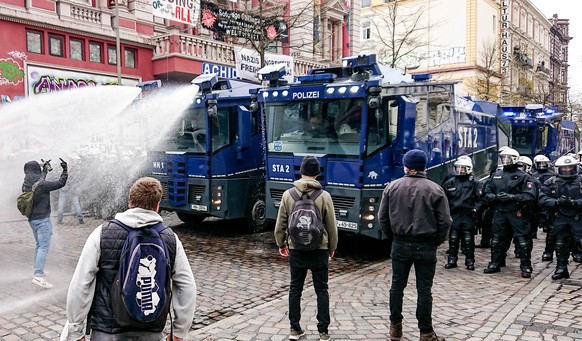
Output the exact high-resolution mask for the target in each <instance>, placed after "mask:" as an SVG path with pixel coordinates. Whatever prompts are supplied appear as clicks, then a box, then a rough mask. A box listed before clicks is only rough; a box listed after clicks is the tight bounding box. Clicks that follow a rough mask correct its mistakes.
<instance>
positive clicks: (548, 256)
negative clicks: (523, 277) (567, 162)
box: [532, 155, 555, 262]
mask: <svg viewBox="0 0 582 341" xmlns="http://www.w3.org/2000/svg"><path fill="white" fill-rule="evenodd" d="M533 161H534V171H533V172H532V176H533V177H534V178H536V179H538V180H539V182H540V183H541V184H542V186H543V184H544V183H545V182H546V181H547V180H548V179H549V178H551V177H552V176H554V175H555V174H554V172H553V171H552V170H551V169H550V159H548V158H547V156H545V155H536V156H535V157H534V159H533ZM539 208H540V210H539V211H538V221H539V226H540V227H541V228H542V231H544V233H545V234H546V246H545V248H544V253H543V254H542V261H544V262H546V261H551V260H553V259H554V239H553V237H552V233H551V228H552V222H551V217H552V215H553V214H552V213H553V212H551V210H550V209H548V208H547V207H541V206H540V207H539Z"/></svg>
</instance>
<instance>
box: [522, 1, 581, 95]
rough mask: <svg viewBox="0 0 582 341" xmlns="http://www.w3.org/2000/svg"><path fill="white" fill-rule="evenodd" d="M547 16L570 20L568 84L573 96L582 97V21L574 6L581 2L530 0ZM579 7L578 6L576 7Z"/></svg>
mask: <svg viewBox="0 0 582 341" xmlns="http://www.w3.org/2000/svg"><path fill="white" fill-rule="evenodd" d="M530 1H531V2H532V3H533V4H534V5H535V6H536V7H537V8H538V9H539V10H540V11H541V12H542V13H543V14H544V15H545V16H546V18H551V17H552V15H554V14H557V15H558V18H559V19H570V37H572V40H570V44H569V55H568V62H569V63H570V68H569V69H568V78H569V79H568V83H569V85H570V87H571V89H572V95H574V96H579V97H582V21H581V19H580V16H579V15H573V13H578V12H577V11H575V10H574V11H573V6H574V5H578V2H579V0H530ZM576 7H577V6H576Z"/></svg>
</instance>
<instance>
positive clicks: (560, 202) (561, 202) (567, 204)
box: [556, 195, 574, 207]
mask: <svg viewBox="0 0 582 341" xmlns="http://www.w3.org/2000/svg"><path fill="white" fill-rule="evenodd" d="M556 204H557V205H558V206H561V207H571V206H574V203H573V202H572V200H570V199H569V198H566V197H565V196H563V195H562V196H561V197H560V198H559V199H558V201H557V202H556Z"/></svg>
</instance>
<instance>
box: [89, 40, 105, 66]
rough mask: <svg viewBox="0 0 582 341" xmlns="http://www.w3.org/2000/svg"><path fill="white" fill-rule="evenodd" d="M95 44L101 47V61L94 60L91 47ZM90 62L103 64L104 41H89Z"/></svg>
mask: <svg viewBox="0 0 582 341" xmlns="http://www.w3.org/2000/svg"><path fill="white" fill-rule="evenodd" d="M93 46H97V47H99V61H95V60H93V56H92V52H91V47H93ZM89 62H91V63H98V64H103V43H100V42H97V41H89Z"/></svg>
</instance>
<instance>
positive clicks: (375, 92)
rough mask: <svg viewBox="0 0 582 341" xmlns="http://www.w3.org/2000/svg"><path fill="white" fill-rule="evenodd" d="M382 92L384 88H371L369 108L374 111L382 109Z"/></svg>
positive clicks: (369, 91) (369, 90)
mask: <svg viewBox="0 0 582 341" xmlns="http://www.w3.org/2000/svg"><path fill="white" fill-rule="evenodd" d="M381 92H382V88H381V87H379V86H371V87H370V88H369V89H368V93H369V94H370V95H369V96H368V107H369V108H370V109H372V110H374V109H378V108H379V107H380V103H381V99H380V93H381Z"/></svg>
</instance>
